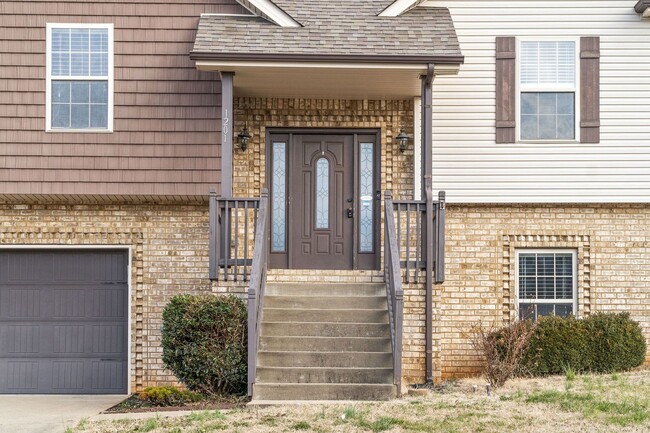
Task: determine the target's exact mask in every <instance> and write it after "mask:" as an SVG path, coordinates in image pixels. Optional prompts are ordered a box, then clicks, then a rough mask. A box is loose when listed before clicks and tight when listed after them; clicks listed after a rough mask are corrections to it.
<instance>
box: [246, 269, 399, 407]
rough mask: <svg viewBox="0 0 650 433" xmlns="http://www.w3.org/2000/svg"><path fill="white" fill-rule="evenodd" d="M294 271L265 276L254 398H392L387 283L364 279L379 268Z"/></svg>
mask: <svg viewBox="0 0 650 433" xmlns="http://www.w3.org/2000/svg"><path fill="white" fill-rule="evenodd" d="M277 275H282V274H281V273H278V274H277ZM277 275H276V276H277ZM301 275H302V276H303V278H302V279H301V278H296V279H295V280H294V281H285V280H284V279H282V278H279V279H278V278H272V279H270V280H269V281H268V283H267V287H266V289H267V290H266V294H265V299H264V309H263V311H262V322H261V324H260V340H259V343H260V346H259V351H258V353H257V355H258V356H257V373H256V380H255V385H254V388H253V401H254V402H255V401H284V400H290V401H308V400H330V401H359V400H388V399H391V398H394V397H395V396H396V388H395V385H394V383H393V379H394V374H393V352H392V344H391V339H390V325H389V321H388V305H387V302H386V285H385V283H384V282H379V281H378V280H375V279H373V280H372V281H369V280H367V278H368V277H369V276H370V277H372V278H375V277H376V276H377V275H380V273H376V275H371V274H369V273H365V274H355V273H354V272H350V273H348V274H347V275H345V276H341V275H340V274H338V273H333V274H330V275H328V274H327V273H326V272H325V273H318V272H316V273H312V272H310V271H304V272H302V274H301ZM286 278H287V279H289V280H290V279H291V278H292V273H291V272H287V273H286ZM364 278H366V280H365V281H364Z"/></svg>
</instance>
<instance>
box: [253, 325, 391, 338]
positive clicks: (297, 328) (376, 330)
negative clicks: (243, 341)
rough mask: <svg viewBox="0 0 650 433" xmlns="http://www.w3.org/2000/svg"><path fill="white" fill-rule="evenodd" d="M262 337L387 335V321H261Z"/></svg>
mask: <svg viewBox="0 0 650 433" xmlns="http://www.w3.org/2000/svg"><path fill="white" fill-rule="evenodd" d="M261 335H262V336H263V337H266V336H268V337H272V336H276V337H292V336H299V337H388V338H390V325H389V324H388V323H318V322H284V321H283V322H279V321H278V322H270V321H263V322H262V329H261Z"/></svg>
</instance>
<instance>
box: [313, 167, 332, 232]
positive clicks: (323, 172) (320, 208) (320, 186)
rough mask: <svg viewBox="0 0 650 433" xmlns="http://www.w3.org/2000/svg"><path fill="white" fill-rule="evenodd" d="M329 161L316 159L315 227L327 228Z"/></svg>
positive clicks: (328, 212)
mask: <svg viewBox="0 0 650 433" xmlns="http://www.w3.org/2000/svg"><path fill="white" fill-rule="evenodd" d="M329 216H330V163H329V161H328V160H327V159H326V158H319V159H318V161H316V228H317V229H326V228H329V226H330V224H329V219H330V218H329Z"/></svg>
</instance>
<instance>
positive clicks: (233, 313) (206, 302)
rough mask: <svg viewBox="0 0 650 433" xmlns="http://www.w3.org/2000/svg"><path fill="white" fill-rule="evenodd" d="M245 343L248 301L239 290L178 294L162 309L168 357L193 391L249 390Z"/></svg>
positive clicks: (168, 364) (225, 392)
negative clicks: (226, 293)
mask: <svg viewBox="0 0 650 433" xmlns="http://www.w3.org/2000/svg"><path fill="white" fill-rule="evenodd" d="M246 343H247V313H246V305H245V304H244V302H243V301H242V300H241V299H239V298H237V297H235V296H210V295H208V296H196V295H181V296H175V297H174V298H172V299H171V301H170V302H169V304H167V306H166V307H165V309H164V311H163V328H162V346H163V362H164V363H165V366H166V367H167V368H169V369H170V370H171V371H172V372H173V373H174V374H175V375H176V377H177V378H178V379H179V380H180V381H181V382H182V383H183V384H185V386H187V387H188V388H189V389H190V390H192V391H198V392H202V393H207V394H213V395H215V394H216V395H233V394H234V395H240V394H243V393H245V392H246V386H247V380H246V378H247V345H246Z"/></svg>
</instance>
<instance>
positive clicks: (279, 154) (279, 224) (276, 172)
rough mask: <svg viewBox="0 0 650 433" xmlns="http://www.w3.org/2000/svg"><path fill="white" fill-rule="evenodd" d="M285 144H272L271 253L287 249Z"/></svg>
mask: <svg viewBox="0 0 650 433" xmlns="http://www.w3.org/2000/svg"><path fill="white" fill-rule="evenodd" d="M286 154H287V144H286V143H283V142H275V143H273V171H272V177H273V182H272V183H273V187H272V190H271V194H272V214H273V215H272V222H271V251H273V252H284V251H286V249H287V241H286V239H287V196H286V190H287V158H286Z"/></svg>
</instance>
